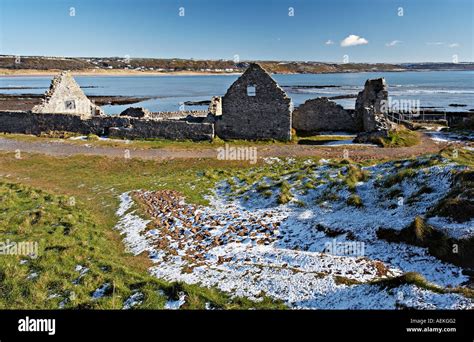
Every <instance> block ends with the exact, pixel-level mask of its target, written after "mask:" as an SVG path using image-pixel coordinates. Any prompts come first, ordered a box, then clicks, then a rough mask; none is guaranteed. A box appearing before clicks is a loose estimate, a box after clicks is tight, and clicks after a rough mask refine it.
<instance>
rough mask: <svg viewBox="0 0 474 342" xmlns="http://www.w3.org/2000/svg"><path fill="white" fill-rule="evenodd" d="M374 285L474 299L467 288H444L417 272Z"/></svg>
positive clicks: (473, 291) (473, 292)
mask: <svg viewBox="0 0 474 342" xmlns="http://www.w3.org/2000/svg"><path fill="white" fill-rule="evenodd" d="M371 284H372V285H376V286H379V287H381V288H388V289H393V288H397V287H399V286H402V285H415V286H417V287H419V288H422V289H425V290H429V291H432V292H436V293H442V294H444V293H458V294H461V295H463V296H464V297H467V298H474V290H472V289H469V288H465V287H454V288H453V287H448V288H443V287H440V286H438V285H435V284H433V283H430V282H429V281H428V280H426V279H425V278H424V277H423V276H422V275H421V274H419V273H417V272H407V273H404V274H402V275H400V276H398V277H393V278H388V279H379V280H375V281H372V282H371Z"/></svg>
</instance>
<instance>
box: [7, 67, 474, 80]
mask: <svg viewBox="0 0 474 342" xmlns="http://www.w3.org/2000/svg"><path fill="white" fill-rule="evenodd" d="M62 71H63V70H62V69H51V70H36V69H2V68H0V78H3V77H44V76H51V77H52V76H55V75H57V74H59V73H60V72H62ZM430 71H433V72H447V71H468V72H469V71H472V70H450V69H439V70H429V69H425V70H421V69H420V70H376V71H367V70H364V71H343V72H337V71H331V72H319V73H292V72H281V73H272V75H326V74H360V73H374V72H379V73H403V72H430ZM71 74H72V75H73V76H122V77H127V76H130V77H136V76H159V77H160V76H163V77H166V76H226V75H227V76H240V75H242V73H241V72H207V71H166V72H163V71H136V70H124V69H112V70H110V69H85V70H71Z"/></svg>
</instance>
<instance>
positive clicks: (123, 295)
mask: <svg viewBox="0 0 474 342" xmlns="http://www.w3.org/2000/svg"><path fill="white" fill-rule="evenodd" d="M0 160H1V162H0V174H1V178H0V180H1V183H0V198H1V199H2V201H1V204H0V206H1V210H0V215H1V220H0V232H1V234H2V240H5V241H6V240H10V241H36V242H38V243H39V257H37V258H30V257H25V256H18V255H2V256H1V258H0V308H1V309H6V308H15V309H18V308H37V309H39V308H58V306H59V305H60V303H62V304H61V305H64V307H65V308H101V309H111V308H121V307H122V306H123V303H124V302H125V301H126V300H127V298H129V297H130V296H131V295H132V294H134V293H141V294H142V295H143V298H142V300H141V301H142V303H141V305H139V307H140V308H163V306H164V305H165V303H166V301H167V300H173V299H176V297H177V295H178V294H179V293H180V292H183V293H185V294H186V298H187V300H186V304H185V305H184V306H183V308H190V309H202V308H204V307H205V305H206V303H207V304H208V305H210V306H211V307H216V308H227V309H237V308H239V309H246V308H282V307H283V305H281V304H280V303H275V302H272V301H270V300H269V299H267V298H264V299H263V301H262V302H259V303H254V302H252V301H249V300H246V299H241V298H234V299H232V298H230V297H229V295H227V294H224V293H222V292H220V291H217V290H215V289H207V288H201V287H199V286H196V285H185V284H171V283H167V282H164V281H160V280H157V279H155V278H153V277H150V276H148V273H147V268H148V267H149V266H150V263H149V259H148V258H147V257H146V256H145V255H140V256H137V257H134V256H132V255H130V254H127V253H125V252H124V248H123V244H122V241H121V237H120V236H119V234H118V232H116V231H114V230H113V229H112V227H113V226H114V224H115V222H116V220H117V219H116V217H115V210H116V208H117V205H118V199H117V195H118V194H119V193H121V192H124V191H128V190H132V189H139V188H146V189H165V188H174V189H178V190H179V191H181V192H183V193H184V194H185V195H186V196H187V198H188V199H189V201H190V202H196V203H205V199H204V198H203V195H204V194H205V193H206V192H207V191H208V188H209V186H210V185H211V184H213V183H212V182H211V181H210V180H208V179H207V178H206V177H200V174H199V172H200V170H203V169H205V168H206V167H207V166H206V163H205V162H203V161H182V162H170V163H155V162H144V161H137V160H121V159H114V160H111V159H106V158H99V157H83V156H78V157H73V158H53V157H47V156H40V155H24V156H23V159H20V160H18V159H15V158H14V156H13V155H12V154H0ZM221 166H223V165H221ZM227 167H231V168H232V167H235V168H238V167H240V165H238V164H231V165H227ZM20 183H21V184H20ZM39 189H41V190H39ZM22 260H24V261H22ZM84 269H88V270H87V272H86V273H85V274H84V275H82V276H81V271H83V270H84ZM104 284H109V285H108V286H106V287H105V291H104V292H105V293H104V297H103V298H99V299H93V298H92V295H93V293H94V292H95V291H96V290H97V289H99V288H101V287H103V286H104Z"/></svg>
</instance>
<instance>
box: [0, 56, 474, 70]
mask: <svg viewBox="0 0 474 342" xmlns="http://www.w3.org/2000/svg"><path fill="white" fill-rule="evenodd" d="M249 63H250V61H242V62H238V63H235V62H234V61H232V60H194V59H178V58H173V59H160V58H130V59H127V58H124V57H74V58H73V57H42V56H25V57H23V56H20V57H17V56H12V55H0V69H1V70H0V72H2V73H4V74H10V73H15V72H18V71H21V70H32V71H39V72H41V71H43V72H45V71H46V72H47V71H54V70H73V71H77V72H81V71H84V72H87V71H96V72H99V73H100V72H104V73H108V72H111V73H113V72H115V71H122V72H148V73H150V72H152V73H155V72H156V73H173V72H189V73H241V72H243V71H244V70H245V69H246V68H247V67H248V65H249ZM259 64H260V65H262V66H263V67H264V68H265V69H266V70H268V71H269V72H271V73H279V74H310V73H314V74H319V73H341V72H369V71H377V72H380V71H423V70H474V63H402V64H387V63H376V64H369V63H322V62H311V61H306V62H301V61H259Z"/></svg>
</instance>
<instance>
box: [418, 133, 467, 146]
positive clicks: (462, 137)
mask: <svg viewBox="0 0 474 342" xmlns="http://www.w3.org/2000/svg"><path fill="white" fill-rule="evenodd" d="M425 133H426V134H427V135H428V136H429V137H430V138H431V139H432V140H434V141H435V142H441V143H456V144H462V145H465V146H467V147H468V148H469V147H471V148H472V145H473V143H474V132H467V131H466V132H444V131H426V132H425Z"/></svg>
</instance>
